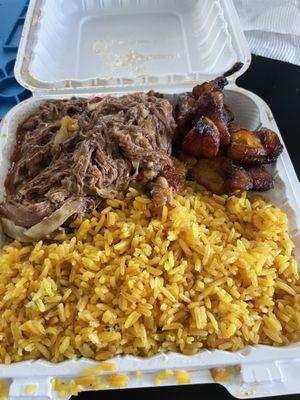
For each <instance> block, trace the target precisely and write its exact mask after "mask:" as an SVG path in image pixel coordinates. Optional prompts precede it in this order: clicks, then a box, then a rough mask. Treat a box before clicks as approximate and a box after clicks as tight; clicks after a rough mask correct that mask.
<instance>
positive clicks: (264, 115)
mask: <svg viewBox="0 0 300 400" xmlns="http://www.w3.org/2000/svg"><path fill="white" fill-rule="evenodd" d="M236 61H242V62H244V67H243V69H242V70H241V71H239V72H238V73H237V74H236V75H235V76H233V77H231V78H230V84H229V86H228V88H227V89H226V91H225V99H226V103H227V104H228V105H229V106H230V108H231V109H232V111H233V112H234V114H235V116H236V121H237V123H240V124H241V125H243V126H245V127H247V128H249V129H255V128H257V127H258V126H259V124H260V123H262V125H264V126H266V127H269V128H271V129H273V130H275V131H276V132H277V133H278V134H279V136H280V133H279V132H278V128H277V126H276V123H275V121H274V118H273V116H272V113H271V111H270V109H269V108H268V106H267V105H266V104H265V103H264V102H263V100H261V99H260V98H259V97H258V96H256V95H255V94H253V93H251V92H248V91H246V90H244V89H241V88H239V87H238V86H237V85H236V84H235V79H236V77H237V76H238V75H240V74H241V73H243V72H244V71H245V70H246V69H247V68H248V66H249V64H250V61H251V57H250V52H249V49H248V46H247V43H246V41H245V38H244V36H243V33H242V30H241V27H240V24H239V20H238V17H237V14H236V12H235V9H234V6H233V4H232V0H186V1H180V0H156V1H153V0H68V1H67V0H56V1H53V0H31V2H30V6H29V9H28V13H27V17H26V21H25V25H24V29H23V34H22V38H21V42H20V47H19V53H18V58H17V62H16V66H15V76H16V78H17V80H18V81H19V82H20V83H21V84H22V85H23V86H24V87H26V88H28V89H29V90H31V91H32V92H33V97H32V98H30V99H28V100H25V101H23V102H22V103H20V104H19V105H17V106H15V107H14V108H13V109H12V110H11V111H10V112H9V113H8V114H7V115H6V117H5V118H4V119H3V121H2V124H1V126H0V151H1V167H2V168H1V170H0V188H1V191H0V197H1V198H2V197H3V182H4V178H5V175H6V173H7V168H8V165H9V159H10V156H11V153H12V150H13V147H14V144H15V132H16V128H17V126H18V124H19V123H20V122H21V121H22V120H24V118H26V116H27V115H29V114H30V113H31V112H32V111H34V110H35V109H36V108H37V107H38V105H39V103H40V102H42V101H44V100H45V99H48V98H62V97H70V96H79V95H80V96H93V95H95V94H97V95H99V94H100V95H101V94H104V93H111V94H115V95H119V94H121V93H125V92H126V93H129V92H133V91H143V90H149V89H154V90H158V91H161V92H163V93H166V94H167V95H168V96H169V98H170V100H171V101H173V100H175V99H176V96H177V95H178V93H180V92H184V91H189V90H191V88H192V86H193V85H194V84H195V83H198V82H199V81H200V82H201V81H203V80H207V79H210V78H213V77H216V76H218V75H221V74H222V73H223V72H224V71H226V70H227V69H229V68H230V67H231V66H232V65H233V64H234V62H236ZM280 137H281V136H280ZM281 139H282V138H281ZM270 168H272V172H273V174H274V176H275V189H274V190H271V191H269V192H268V193H267V194H266V197H268V198H269V199H270V200H271V201H272V202H273V203H274V204H276V205H278V206H280V207H281V208H282V209H283V210H284V211H285V212H286V213H287V214H288V217H289V221H290V234H291V236H292V238H293V240H294V242H295V245H296V246H295V247H296V248H295V253H296V258H297V260H298V262H300V235H299V227H300V204H299V199H300V190H299V189H300V188H299V183H298V180H297V177H296V174H295V171H294V168H293V166H292V163H291V160H290V158H289V155H288V153H287V150H286V149H284V151H283V153H282V155H281V156H280V157H279V159H278V161H277V163H276V166H272V167H270ZM112 361H113V362H115V363H116V364H117V366H118V370H119V372H122V373H125V374H128V375H129V377H130V381H129V385H128V387H131V388H133V387H148V386H153V385H154V377H155V374H156V373H157V372H158V371H161V370H164V369H186V370H188V371H189V372H190V376H191V383H194V384H195V383H210V382H213V380H212V378H211V375H210V372H209V369H210V368H213V367H221V366H231V365H240V367H241V372H240V374H238V375H237V376H234V377H232V379H231V381H230V382H224V383H223V385H224V386H225V387H226V388H227V390H228V391H229V392H230V393H231V394H232V395H233V396H235V397H238V398H246V397H262V396H271V395H277V394H278V395H279V394H291V393H299V392H300V381H299V376H300V343H294V344H291V345H289V346H285V347H281V348H279V347H278V348H276V347H269V346H255V347H250V346H249V347H246V348H245V349H243V350H242V351H239V352H236V353H232V352H226V351H219V350H214V351H209V350H203V351H201V352H200V353H199V354H197V355H195V356H184V355H180V354H175V353H169V354H159V355H157V356H154V357H152V358H150V359H143V358H137V357H131V356H126V357H116V358H114V359H113V360H112ZM94 364H95V362H93V361H91V360H86V359H81V360H78V361H65V362H62V363H59V364H52V363H49V362H46V361H41V360H38V361H26V362H20V363H15V364H12V365H1V366H0V378H3V379H9V382H10V383H11V385H10V390H9V395H10V398H11V399H25V398H26V399H28V398H35V399H50V398H57V393H54V392H52V390H51V384H50V382H51V379H52V378H53V377H60V378H70V377H74V376H77V375H80V373H81V372H82V370H83V369H84V368H86V367H87V366H92V365H94ZM136 370H140V371H142V372H143V377H142V379H139V380H138V379H136V378H135V375H134V373H133V372H134V371H136ZM30 383H35V384H36V385H37V390H36V392H35V393H34V394H32V395H28V394H27V393H26V387H27V385H28V384H30ZM163 384H164V383H163ZM170 384H174V382H170V381H168V382H166V383H165V385H170Z"/></svg>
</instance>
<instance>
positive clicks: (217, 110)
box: [196, 90, 230, 145]
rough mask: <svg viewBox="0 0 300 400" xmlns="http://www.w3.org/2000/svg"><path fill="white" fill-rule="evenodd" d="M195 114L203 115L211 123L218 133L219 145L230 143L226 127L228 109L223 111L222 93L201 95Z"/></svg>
mask: <svg viewBox="0 0 300 400" xmlns="http://www.w3.org/2000/svg"><path fill="white" fill-rule="evenodd" d="M196 107H197V110H196V113H197V114H198V115H199V116H201V115H205V116H206V117H208V118H209V119H211V120H212V121H213V123H214V124H215V125H216V127H217V128H218V131H219V132H220V144H221V145H227V144H229V142H230V133H229V129H228V127H227V119H228V108H227V109H226V110H225V109H224V104H223V93H222V91H220V90H215V91H214V92H205V93H203V94H202V95H201V96H200V97H199V98H198V99H197V101H196Z"/></svg>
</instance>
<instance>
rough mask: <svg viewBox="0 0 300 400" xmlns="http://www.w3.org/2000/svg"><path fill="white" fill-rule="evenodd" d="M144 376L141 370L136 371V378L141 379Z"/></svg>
mask: <svg viewBox="0 0 300 400" xmlns="http://www.w3.org/2000/svg"><path fill="white" fill-rule="evenodd" d="M142 376H143V373H142V372H141V371H135V377H136V379H141V378H142Z"/></svg>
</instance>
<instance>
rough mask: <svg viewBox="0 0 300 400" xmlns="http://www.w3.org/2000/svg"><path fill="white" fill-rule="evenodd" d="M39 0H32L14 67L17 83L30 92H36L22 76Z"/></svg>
mask: <svg viewBox="0 0 300 400" xmlns="http://www.w3.org/2000/svg"><path fill="white" fill-rule="evenodd" d="M36 3H37V0H30V2H29V5H28V9H27V13H26V17H25V21H24V25H23V29H22V33H21V38H20V43H19V47H18V52H17V56H16V62H15V66H14V76H15V79H16V81H17V82H18V83H19V84H20V85H21V86H23V87H24V88H26V89H28V90H30V91H31V92H34V88H33V87H32V86H31V85H30V84H28V83H27V82H26V79H24V78H23V74H22V68H23V62H24V57H25V48H26V44H27V39H28V34H29V31H30V28H31V26H32V24H33V22H34V21H33V16H34V10H35V7H36Z"/></svg>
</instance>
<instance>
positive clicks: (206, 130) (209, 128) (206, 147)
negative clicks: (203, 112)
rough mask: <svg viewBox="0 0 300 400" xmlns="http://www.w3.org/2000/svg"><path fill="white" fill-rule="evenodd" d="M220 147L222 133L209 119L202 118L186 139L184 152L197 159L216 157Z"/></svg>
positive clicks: (183, 145) (183, 146)
mask: <svg viewBox="0 0 300 400" xmlns="http://www.w3.org/2000/svg"><path fill="white" fill-rule="evenodd" d="M219 147H220V133H219V131H218V129H217V127H216V125H215V124H214V123H213V122H212V120H211V119H209V118H207V117H200V119H199V121H198V122H197V124H196V126H195V127H194V128H192V129H191V130H190V131H189V133H188V134H187V135H186V136H185V137H184V139H183V142H182V150H183V151H184V152H185V153H187V154H189V155H191V156H195V157H204V158H211V157H216V155H217V154H218V151H219Z"/></svg>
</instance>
